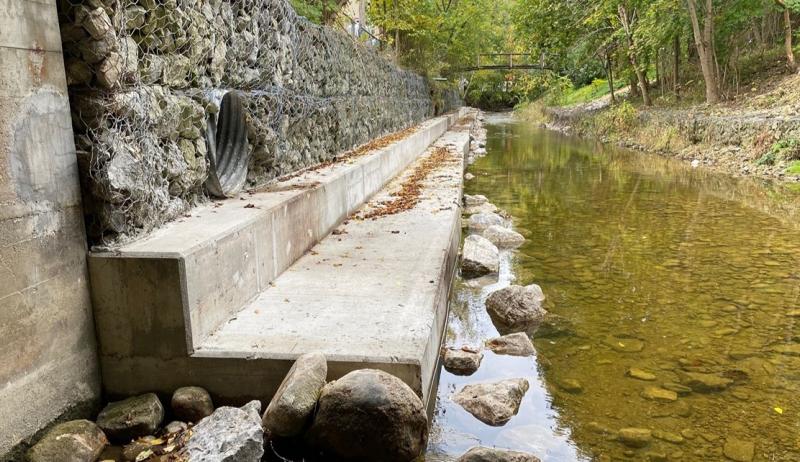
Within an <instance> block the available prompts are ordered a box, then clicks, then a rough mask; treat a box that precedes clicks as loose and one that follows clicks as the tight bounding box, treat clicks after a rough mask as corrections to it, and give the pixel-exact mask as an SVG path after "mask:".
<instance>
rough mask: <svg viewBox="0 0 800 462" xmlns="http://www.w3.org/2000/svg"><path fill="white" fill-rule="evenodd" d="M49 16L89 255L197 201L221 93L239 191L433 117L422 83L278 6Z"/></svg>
mask: <svg viewBox="0 0 800 462" xmlns="http://www.w3.org/2000/svg"><path fill="white" fill-rule="evenodd" d="M59 14H60V22H61V31H62V41H63V44H64V56H65V67H66V71H67V83H68V85H69V89H70V98H71V105H72V111H73V124H74V126H75V133H76V146H77V148H78V152H79V165H80V168H81V173H82V175H81V176H82V181H83V183H84V184H83V186H84V191H87V192H88V194H87V195H86V196H87V197H86V201H85V202H86V206H87V207H86V208H87V210H88V213H89V220H88V224H89V231H90V236H92V237H93V240H95V241H97V240H99V239H103V238H113V239H115V240H124V239H126V238H129V237H131V236H134V235H137V234H140V233H142V232H146V231H148V230H150V229H153V228H154V227H157V226H159V225H160V224H162V223H164V222H166V221H169V220H172V219H174V218H176V217H179V216H181V215H182V214H185V213H186V211H187V210H188V209H189V208H190V207H191V206H192V205H193V204H195V203H196V202H198V201H200V200H203V198H204V197H206V189H205V188H204V186H203V185H204V184H206V181H207V179H208V177H209V172H210V169H209V166H210V165H209V161H208V159H207V158H208V154H209V150H208V143H207V139H208V133H207V130H208V128H207V127H208V123H207V121H208V120H209V118H211V119H213V120H216V117H217V116H218V113H219V111H220V103H221V100H222V98H221V96H220V95H224V94H225V93H226V92H229V91H236V94H237V95H238V97H239V98H240V102H241V107H242V109H243V113H244V114H243V117H244V120H245V125H246V136H247V158H248V159H247V165H246V167H247V173H246V180H247V183H248V184H249V185H251V186H252V185H260V184H263V183H265V182H268V181H270V180H272V179H274V178H276V177H278V176H281V175H284V174H287V173H290V172H293V171H296V170H298V169H300V168H303V167H306V166H309V165H312V164H315V163H319V162H323V161H326V160H330V158H331V157H332V156H335V155H336V154H337V153H340V152H342V151H346V150H348V149H350V148H352V147H354V146H355V145H358V144H362V143H365V142H367V141H369V140H370V139H372V138H375V137H377V136H380V135H383V134H385V133H388V132H391V131H396V130H400V129H403V128H405V127H407V126H410V125H413V124H415V123H417V122H419V121H421V120H424V119H425V118H426V117H428V116H430V115H431V114H432V113H433V111H434V108H433V105H432V102H431V95H430V89H429V87H428V84H427V82H426V80H425V79H424V78H423V77H421V76H419V75H416V74H414V73H412V72H409V71H406V70H402V69H400V68H398V67H396V66H395V65H394V64H393V63H392V62H390V61H388V60H387V59H385V58H384V57H382V56H381V55H380V54H379V52H378V51H376V50H374V49H372V48H370V47H366V46H363V45H361V44H359V43H357V42H356V41H354V40H352V38H351V37H348V36H347V35H346V34H344V33H342V32H341V31H337V30H334V29H331V28H326V27H322V26H318V25H315V24H313V23H311V22H309V21H307V20H306V19H305V18H303V17H300V16H298V15H297V14H296V13H295V12H294V10H293V9H292V7H291V6H290V5H289V3H288V2H287V1H286V0H84V1H80V0H59ZM212 138H213V137H212Z"/></svg>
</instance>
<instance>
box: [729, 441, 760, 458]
mask: <svg viewBox="0 0 800 462" xmlns="http://www.w3.org/2000/svg"><path fill="white" fill-rule="evenodd" d="M722 453H723V454H725V457H727V458H728V459H730V460H735V461H736V462H751V461H752V460H753V457H755V453H756V448H755V445H754V444H753V442H752V441H743V440H738V439H735V438H728V439H727V440H726V441H725V445H724V446H723V447H722Z"/></svg>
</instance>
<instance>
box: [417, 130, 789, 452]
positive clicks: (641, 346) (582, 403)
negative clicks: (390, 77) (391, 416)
mask: <svg viewBox="0 0 800 462" xmlns="http://www.w3.org/2000/svg"><path fill="white" fill-rule="evenodd" d="M489 128H490V130H489V141H488V146H487V147H488V150H489V156H487V157H485V158H483V159H480V160H479V161H478V162H477V163H476V164H475V165H474V166H473V167H472V169H471V171H472V173H474V174H475V175H476V179H475V180H473V181H472V182H470V184H468V186H467V192H468V193H473V194H475V193H480V194H484V195H486V196H487V197H488V198H489V200H490V201H492V202H493V203H494V204H496V205H497V206H498V207H500V208H502V209H505V210H507V211H508V212H509V213H510V214H511V215H512V216H513V217H514V219H515V220H514V221H515V229H516V230H517V231H519V232H520V233H522V234H523V235H524V236H525V237H526V239H527V240H526V243H525V245H523V246H522V247H520V248H519V249H518V250H517V251H515V252H513V253H510V254H507V255H506V258H505V261H504V263H503V265H502V267H501V274H500V278H499V280H498V281H497V282H496V283H494V284H492V285H489V286H485V287H474V286H473V285H469V284H463V283H460V284H459V285H458V286H457V287H456V290H455V291H454V294H453V297H452V300H451V315H450V320H449V325H448V333H447V341H448V343H449V344H451V345H457V346H458V345H462V344H470V345H480V344H481V343H482V342H483V341H484V340H485V339H488V338H490V337H493V336H495V335H496V334H497V331H496V329H495V328H494V327H493V326H492V325H491V321H490V320H489V317H488V315H487V314H486V312H485V310H484V307H483V301H484V300H485V297H486V296H487V295H488V293H490V292H491V291H493V290H496V289H498V288H501V287H503V286H505V285H507V284H509V283H510V281H511V280H514V279H516V283H518V284H522V285H524V284H530V283H534V282H535V283H538V284H540V285H541V286H542V288H543V289H544V291H545V293H546V294H547V296H548V299H547V301H546V305H547V308H548V310H549V311H550V312H551V313H554V314H556V315H559V316H561V317H562V318H563V319H564V320H565V322H567V323H569V325H570V330H569V331H568V332H567V335H558V336H556V335H547V336H542V335H539V336H535V337H534V344H535V345H536V347H537V357H536V358H514V357H507V356H497V355H494V354H492V353H491V352H485V357H484V360H483V364H482V365H481V368H480V369H479V371H478V372H477V373H475V374H474V375H472V376H470V377H458V376H454V375H451V374H449V373H447V372H446V371H442V377H441V381H440V388H439V400H438V404H437V411H436V418H435V423H434V432H433V434H432V437H431V445H430V454H429V457H428V460H452V458H453V456H457V455H459V454H460V453H462V452H464V451H465V450H466V449H468V448H469V447H471V446H474V445H476V444H478V443H480V444H484V445H489V446H498V447H505V448H510V449H518V450H527V451H530V452H533V453H534V454H536V455H537V456H539V457H541V458H542V460H545V461H550V460H553V461H571V460H646V459H647V458H650V459H656V460H658V459H662V458H663V460H721V459H724V458H725V455H724V454H727V455H729V456H730V455H731V454H732V453H733V452H737V451H738V454H736V455H735V456H736V457H745V458H746V457H748V451H749V450H750V449H751V448H752V449H753V451H754V453H755V459H754V460H781V461H784V460H787V461H791V460H800V437H799V436H798V435H799V434H798V425H799V424H800V395H798V391H800V330H798V328H797V326H796V322H797V321H798V320H800V246H798V241H797V237H798V223H799V222H800V218H798V217H800V215H798V210H800V200H798V196H797V194H796V193H792V192H791V191H790V190H786V189H784V188H781V187H778V186H772V185H769V184H766V183H764V182H761V181H757V180H748V179H734V178H731V177H728V176H723V175H716V174H713V173H708V172H706V171H703V170H692V169H691V168H687V167H686V166H684V165H683V164H679V163H676V162H672V161H669V160H666V159H663V158H660V157H656V156H647V155H642V154H636V153H628V152H623V151H619V150H614V149H609V148H604V147H602V146H600V145H596V144H593V143H585V142H581V141H577V140H575V139H572V138H568V137H564V136H561V135H558V134H555V133H552V132H545V131H541V130H538V129H534V128H530V127H526V126H523V125H520V124H498V125H492V126H490V127H489ZM562 333H563V332H562ZM631 368H633V369H634V370H635V372H634V373H633V374H631V371H630V370H631ZM509 377H524V378H527V379H528V380H529V381H530V383H531V389H530V391H529V392H528V394H527V395H526V396H525V399H524V401H523V403H522V406H521V409H520V413H519V415H517V416H516V417H514V418H513V419H512V420H511V421H510V422H509V423H508V424H506V425H505V426H503V427H499V428H492V427H488V426H484V425H482V424H481V423H480V422H479V421H477V419H475V418H474V417H472V416H471V415H470V414H468V413H467V412H466V411H464V410H463V409H461V408H460V407H459V406H457V405H455V404H454V403H452V402H451V401H450V400H449V396H450V395H452V394H453V393H454V392H455V391H457V390H459V389H460V388H461V387H462V386H463V385H464V384H467V383H475V382H480V381H488V380H495V379H500V378H509ZM567 379H568V380H571V381H578V382H579V383H581V384H582V387H583V391H582V392H581V393H569V392H567V391H565V390H564V389H562V388H561V387H559V386H558V384H559V383H563V382H564V381H565V380H567ZM715 384H716V385H715ZM692 389H694V391H691V390H692ZM629 427H634V428H640V429H644V430H649V431H650V433H649V436H648V438H647V441H645V442H644V444H643V446H644V447H641V448H637V447H632V446H636V445H632V444H630V442H629V445H626V444H623V443H622V442H620V441H619V436H618V433H617V432H618V430H619V429H622V428H629Z"/></svg>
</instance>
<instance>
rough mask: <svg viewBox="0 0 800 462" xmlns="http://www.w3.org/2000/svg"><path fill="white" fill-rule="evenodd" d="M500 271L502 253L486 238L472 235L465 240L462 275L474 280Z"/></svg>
mask: <svg viewBox="0 0 800 462" xmlns="http://www.w3.org/2000/svg"><path fill="white" fill-rule="evenodd" d="M499 270H500V251H499V250H498V249H497V247H495V245H494V244H492V243H491V242H489V240H487V239H486V238H484V237H481V236H478V235H475V234H472V235H470V236H467V238H466V239H464V249H463V250H462V255H461V275H462V276H463V277H465V278H467V279H472V278H476V277H480V276H484V275H487V274H492V273H496V272H498V271H499Z"/></svg>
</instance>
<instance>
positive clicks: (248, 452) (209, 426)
mask: <svg viewBox="0 0 800 462" xmlns="http://www.w3.org/2000/svg"><path fill="white" fill-rule="evenodd" d="M260 414H261V403H260V402H258V401H250V402H249V403H247V404H246V405H244V406H243V407H241V408H238V407H228V406H223V407H220V408H218V409H217V410H216V411H214V413H213V414H211V415H210V416H208V417H206V418H205V419H203V420H201V421H200V422H198V423H197V425H195V426H194V428H193V429H192V436H191V438H189V442H188V443H187V448H186V451H187V454H188V456H189V462H259V461H260V460H261V457H262V456H263V455H264V429H263V428H261V415H260Z"/></svg>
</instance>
